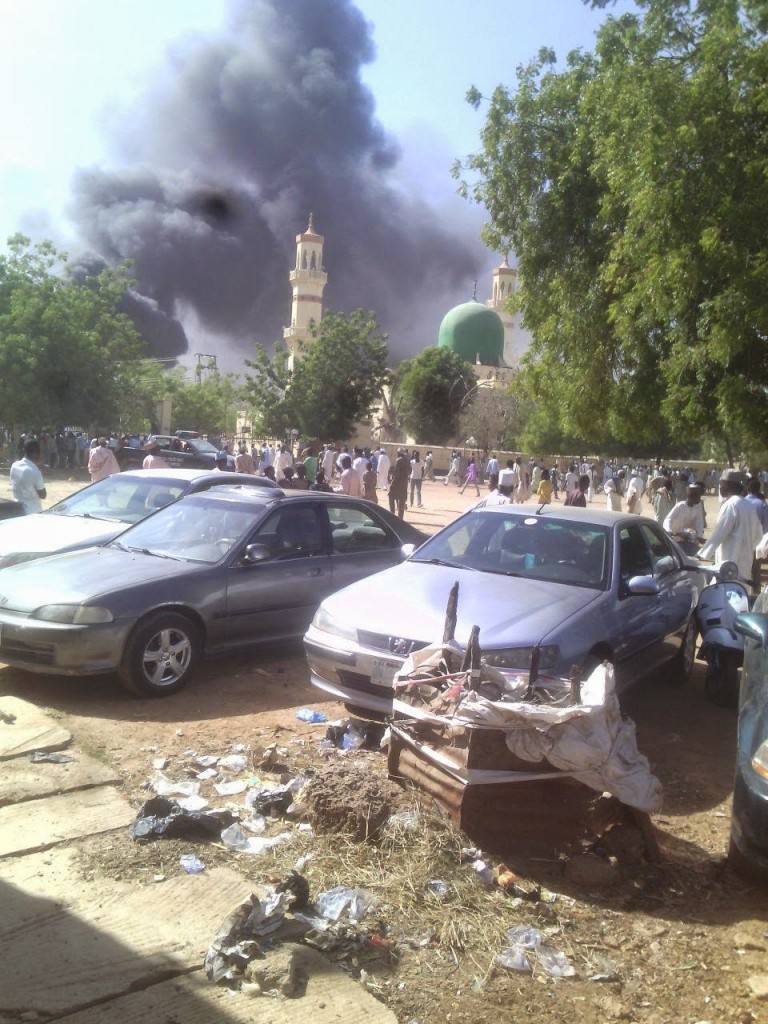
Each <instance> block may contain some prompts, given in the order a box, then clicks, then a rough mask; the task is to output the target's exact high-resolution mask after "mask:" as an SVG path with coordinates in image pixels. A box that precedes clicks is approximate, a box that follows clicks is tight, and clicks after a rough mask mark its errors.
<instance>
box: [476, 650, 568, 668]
mask: <svg viewBox="0 0 768 1024" xmlns="http://www.w3.org/2000/svg"><path fill="white" fill-rule="evenodd" d="M533 651H534V648H533V647H507V648H501V649H500V650H496V651H483V661H484V662H485V664H486V665H491V666H492V667H493V668H499V669H505V668H512V669H522V670H523V671H526V670H528V669H529V668H530V667H531V658H532V657H533ZM557 658H558V648H557V647H540V648H539V668H540V669H549V668H554V667H555V665H556V664H557Z"/></svg>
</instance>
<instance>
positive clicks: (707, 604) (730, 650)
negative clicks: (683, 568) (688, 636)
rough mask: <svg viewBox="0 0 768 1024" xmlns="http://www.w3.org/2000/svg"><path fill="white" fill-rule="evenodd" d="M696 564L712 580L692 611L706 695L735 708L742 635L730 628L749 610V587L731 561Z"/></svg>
mask: <svg viewBox="0 0 768 1024" xmlns="http://www.w3.org/2000/svg"><path fill="white" fill-rule="evenodd" d="M698 568H699V571H700V572H702V573H704V574H705V575H706V576H709V577H710V579H711V580H712V582H711V583H710V584H709V586H706V587H704V589H703V590H702V592H701V594H700V595H699V600H698V604H697V605H696V612H695V620H696V627H697V629H698V631H699V634H700V636H701V646H700V647H699V653H698V655H697V657H699V658H700V659H702V660H703V661H706V663H707V674H706V677H705V686H706V689H707V696H708V697H709V699H710V700H711V701H712V703H713V704H717V705H718V706H719V707H722V708H735V707H737V705H738V702H739V669H740V668H741V665H742V663H743V661H744V638H743V637H742V636H741V635H740V634H739V633H737V632H736V630H735V629H734V621H735V619H736V616H737V615H739V614H741V612H747V611H749V608H750V599H749V591H748V590H747V587H746V586H745V585H744V583H743V582H742V581H741V580H740V579H739V578H738V574H739V570H738V566H737V565H736V563H735V562H722V563H721V564H720V565H716V566H711V567H710V566H706V565H701V564H700V565H699V567H698Z"/></svg>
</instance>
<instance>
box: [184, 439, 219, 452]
mask: <svg viewBox="0 0 768 1024" xmlns="http://www.w3.org/2000/svg"><path fill="white" fill-rule="evenodd" d="M183 443H184V447H185V448H187V449H188V450H189V451H193V452H197V453H198V455H216V454H218V451H219V449H218V448H215V447H214V446H213V445H212V444H211V442H210V441H204V440H203V438H201V437H192V438H190V439H189V440H188V441H184V442H183Z"/></svg>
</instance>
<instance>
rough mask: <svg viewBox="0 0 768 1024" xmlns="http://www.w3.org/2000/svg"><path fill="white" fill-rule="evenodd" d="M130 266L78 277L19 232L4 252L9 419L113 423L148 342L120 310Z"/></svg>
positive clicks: (4, 403) (4, 395)
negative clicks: (5, 252)
mask: <svg viewBox="0 0 768 1024" xmlns="http://www.w3.org/2000/svg"><path fill="white" fill-rule="evenodd" d="M127 287H128V279H127V275H126V270H125V268H120V269H118V270H114V271H104V272H103V273H101V274H100V275H99V276H98V277H95V278H94V277H90V278H86V279H85V280H84V281H82V282H80V281H75V280H74V279H73V278H72V277H71V276H70V275H69V273H68V265H67V258H66V256H65V254H63V253H61V252H58V251H57V250H56V249H55V248H54V247H53V245H51V243H50V242H41V243H39V244H38V245H36V246H34V247H32V246H31V243H30V241H29V239H28V238H25V237H24V236H23V235H14V236H13V237H12V238H11V239H10V240H9V243H8V254H7V255H0V408H1V409H2V410H3V420H4V422H5V423H8V424H12V423H19V424H29V425H38V426H39V425H42V424H51V425H65V424H81V425H85V424H90V423H99V422H101V423H110V422H112V420H113V418H114V416H115V410H116V409H117V408H118V407H119V405H120V400H121V396H122V395H123V394H124V393H125V391H126V390H128V389H129V385H130V383H131V381H132V375H133V371H134V369H135V367H136V365H137V363H138V362H139V361H140V357H141V355H142V351H143V342H142V340H141V338H140V337H139V335H138V333H137V331H136V329H135V328H134V326H133V324H132V323H131V321H130V320H129V319H128V317H126V316H125V315H123V314H122V313H119V312H118V306H119V304H120V301H121V299H122V297H123V295H124V293H125V290H126V288H127Z"/></svg>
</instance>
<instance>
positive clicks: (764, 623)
mask: <svg viewBox="0 0 768 1024" xmlns="http://www.w3.org/2000/svg"><path fill="white" fill-rule="evenodd" d="M733 628H734V629H735V630H736V632H737V633H740V634H741V636H748V637H749V638H750V640H757V642H758V643H759V644H760V646H761V647H762V649H763V650H765V648H766V647H767V646H768V615H761V614H760V613H758V612H742V613H741V615H737V616H736V618H735V619H734V623H733Z"/></svg>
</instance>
